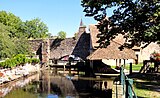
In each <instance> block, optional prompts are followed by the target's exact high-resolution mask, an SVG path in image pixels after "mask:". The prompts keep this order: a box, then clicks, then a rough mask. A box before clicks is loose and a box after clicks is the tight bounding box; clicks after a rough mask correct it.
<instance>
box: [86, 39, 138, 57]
mask: <svg viewBox="0 0 160 98" xmlns="http://www.w3.org/2000/svg"><path fill="white" fill-rule="evenodd" d="M120 46H121V45H120V44H119V43H117V42H115V41H112V42H111V43H110V45H109V46H108V47H107V48H98V49H97V50H95V51H94V52H93V53H92V54H90V55H89V56H88V57H87V59H89V60H101V59H136V55H135V52H134V51H133V50H132V49H128V48H124V49H123V50H120V49H119V47H120Z"/></svg>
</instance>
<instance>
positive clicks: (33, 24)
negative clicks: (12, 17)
mask: <svg viewBox="0 0 160 98" xmlns="http://www.w3.org/2000/svg"><path fill="white" fill-rule="evenodd" d="M23 32H25V33H26V34H25V35H26V37H27V38H45V37H48V34H47V32H48V27H47V25H46V24H44V23H43V22H41V20H40V19H38V18H35V19H33V20H30V21H28V20H27V21H26V22H24V26H23Z"/></svg>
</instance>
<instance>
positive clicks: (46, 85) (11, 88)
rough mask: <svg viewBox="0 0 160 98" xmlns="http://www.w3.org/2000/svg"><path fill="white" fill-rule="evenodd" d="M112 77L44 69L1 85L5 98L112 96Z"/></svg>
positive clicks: (106, 97)
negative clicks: (95, 76)
mask: <svg viewBox="0 0 160 98" xmlns="http://www.w3.org/2000/svg"><path fill="white" fill-rule="evenodd" d="M112 84H113V79H111V78H90V77H82V76H73V77H70V76H62V75H57V74H55V73H54V71H52V70H44V71H41V72H39V73H37V74H35V75H32V76H28V77H24V78H21V79H19V80H17V81H12V82H10V83H6V84H4V85H3V86H0V97H4V98H111V96H112V90H111V89H112Z"/></svg>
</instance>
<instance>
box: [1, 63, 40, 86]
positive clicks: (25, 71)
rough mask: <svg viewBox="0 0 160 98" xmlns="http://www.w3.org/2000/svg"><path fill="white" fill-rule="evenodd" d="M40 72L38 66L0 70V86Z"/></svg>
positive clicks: (26, 65) (25, 65)
mask: <svg viewBox="0 0 160 98" xmlns="http://www.w3.org/2000/svg"><path fill="white" fill-rule="evenodd" d="M39 70H40V64H28V63H26V64H24V65H20V66H17V67H14V68H5V69H0V85H3V84H5V83H8V82H10V81H13V80H17V79H19V78H21V77H26V76H28V75H31V74H33V73H35V72H38V71H39Z"/></svg>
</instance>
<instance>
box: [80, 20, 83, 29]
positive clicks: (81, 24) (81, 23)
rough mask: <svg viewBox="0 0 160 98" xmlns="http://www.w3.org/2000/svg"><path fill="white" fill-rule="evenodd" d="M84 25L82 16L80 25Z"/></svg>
mask: <svg viewBox="0 0 160 98" xmlns="http://www.w3.org/2000/svg"><path fill="white" fill-rule="evenodd" d="M82 26H84V24H83V21H82V18H81V22H80V27H82Z"/></svg>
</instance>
